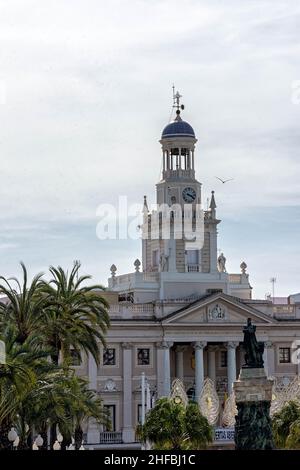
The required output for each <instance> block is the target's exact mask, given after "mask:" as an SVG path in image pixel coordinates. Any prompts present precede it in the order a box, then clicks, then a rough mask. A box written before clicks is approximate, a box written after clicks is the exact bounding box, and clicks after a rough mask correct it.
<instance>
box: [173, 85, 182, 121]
mask: <svg viewBox="0 0 300 470" xmlns="http://www.w3.org/2000/svg"><path fill="white" fill-rule="evenodd" d="M172 88H173V108H177V111H176V113H177V114H180V110H181V109H184V104H180V98H182V95H181V94H180V93H179V91H177V92H176V93H175V86H174V85H173V87H172Z"/></svg>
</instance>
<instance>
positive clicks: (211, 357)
mask: <svg viewBox="0 0 300 470" xmlns="http://www.w3.org/2000/svg"><path fill="white" fill-rule="evenodd" d="M216 350H217V346H208V377H209V378H210V379H211V380H213V381H214V382H216Z"/></svg>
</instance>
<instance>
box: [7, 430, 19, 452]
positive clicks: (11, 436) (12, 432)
mask: <svg viewBox="0 0 300 470" xmlns="http://www.w3.org/2000/svg"><path fill="white" fill-rule="evenodd" d="M7 437H8V440H9V442H10V443H11V448H12V449H13V443H14V441H15V440H16V439H17V437H18V434H17V433H16V430H15V428H11V430H10V431H9V433H8V434H7Z"/></svg>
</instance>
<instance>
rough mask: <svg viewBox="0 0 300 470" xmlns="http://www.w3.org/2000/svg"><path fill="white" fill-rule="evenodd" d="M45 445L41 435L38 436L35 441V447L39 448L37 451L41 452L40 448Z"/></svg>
mask: <svg viewBox="0 0 300 470" xmlns="http://www.w3.org/2000/svg"><path fill="white" fill-rule="evenodd" d="M43 443H44V439H43V438H42V436H41V435H40V434H39V435H38V436H37V438H36V439H35V441H34V444H35V445H36V446H37V448H38V449H37V450H39V449H40V447H42V445H43Z"/></svg>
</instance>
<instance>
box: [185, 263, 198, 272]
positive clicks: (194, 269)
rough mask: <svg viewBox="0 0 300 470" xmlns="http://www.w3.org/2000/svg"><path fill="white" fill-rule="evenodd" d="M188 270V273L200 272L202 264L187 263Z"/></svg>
mask: <svg viewBox="0 0 300 470" xmlns="http://www.w3.org/2000/svg"><path fill="white" fill-rule="evenodd" d="M187 272H188V273H199V272H200V265H199V264H188V265H187Z"/></svg>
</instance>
